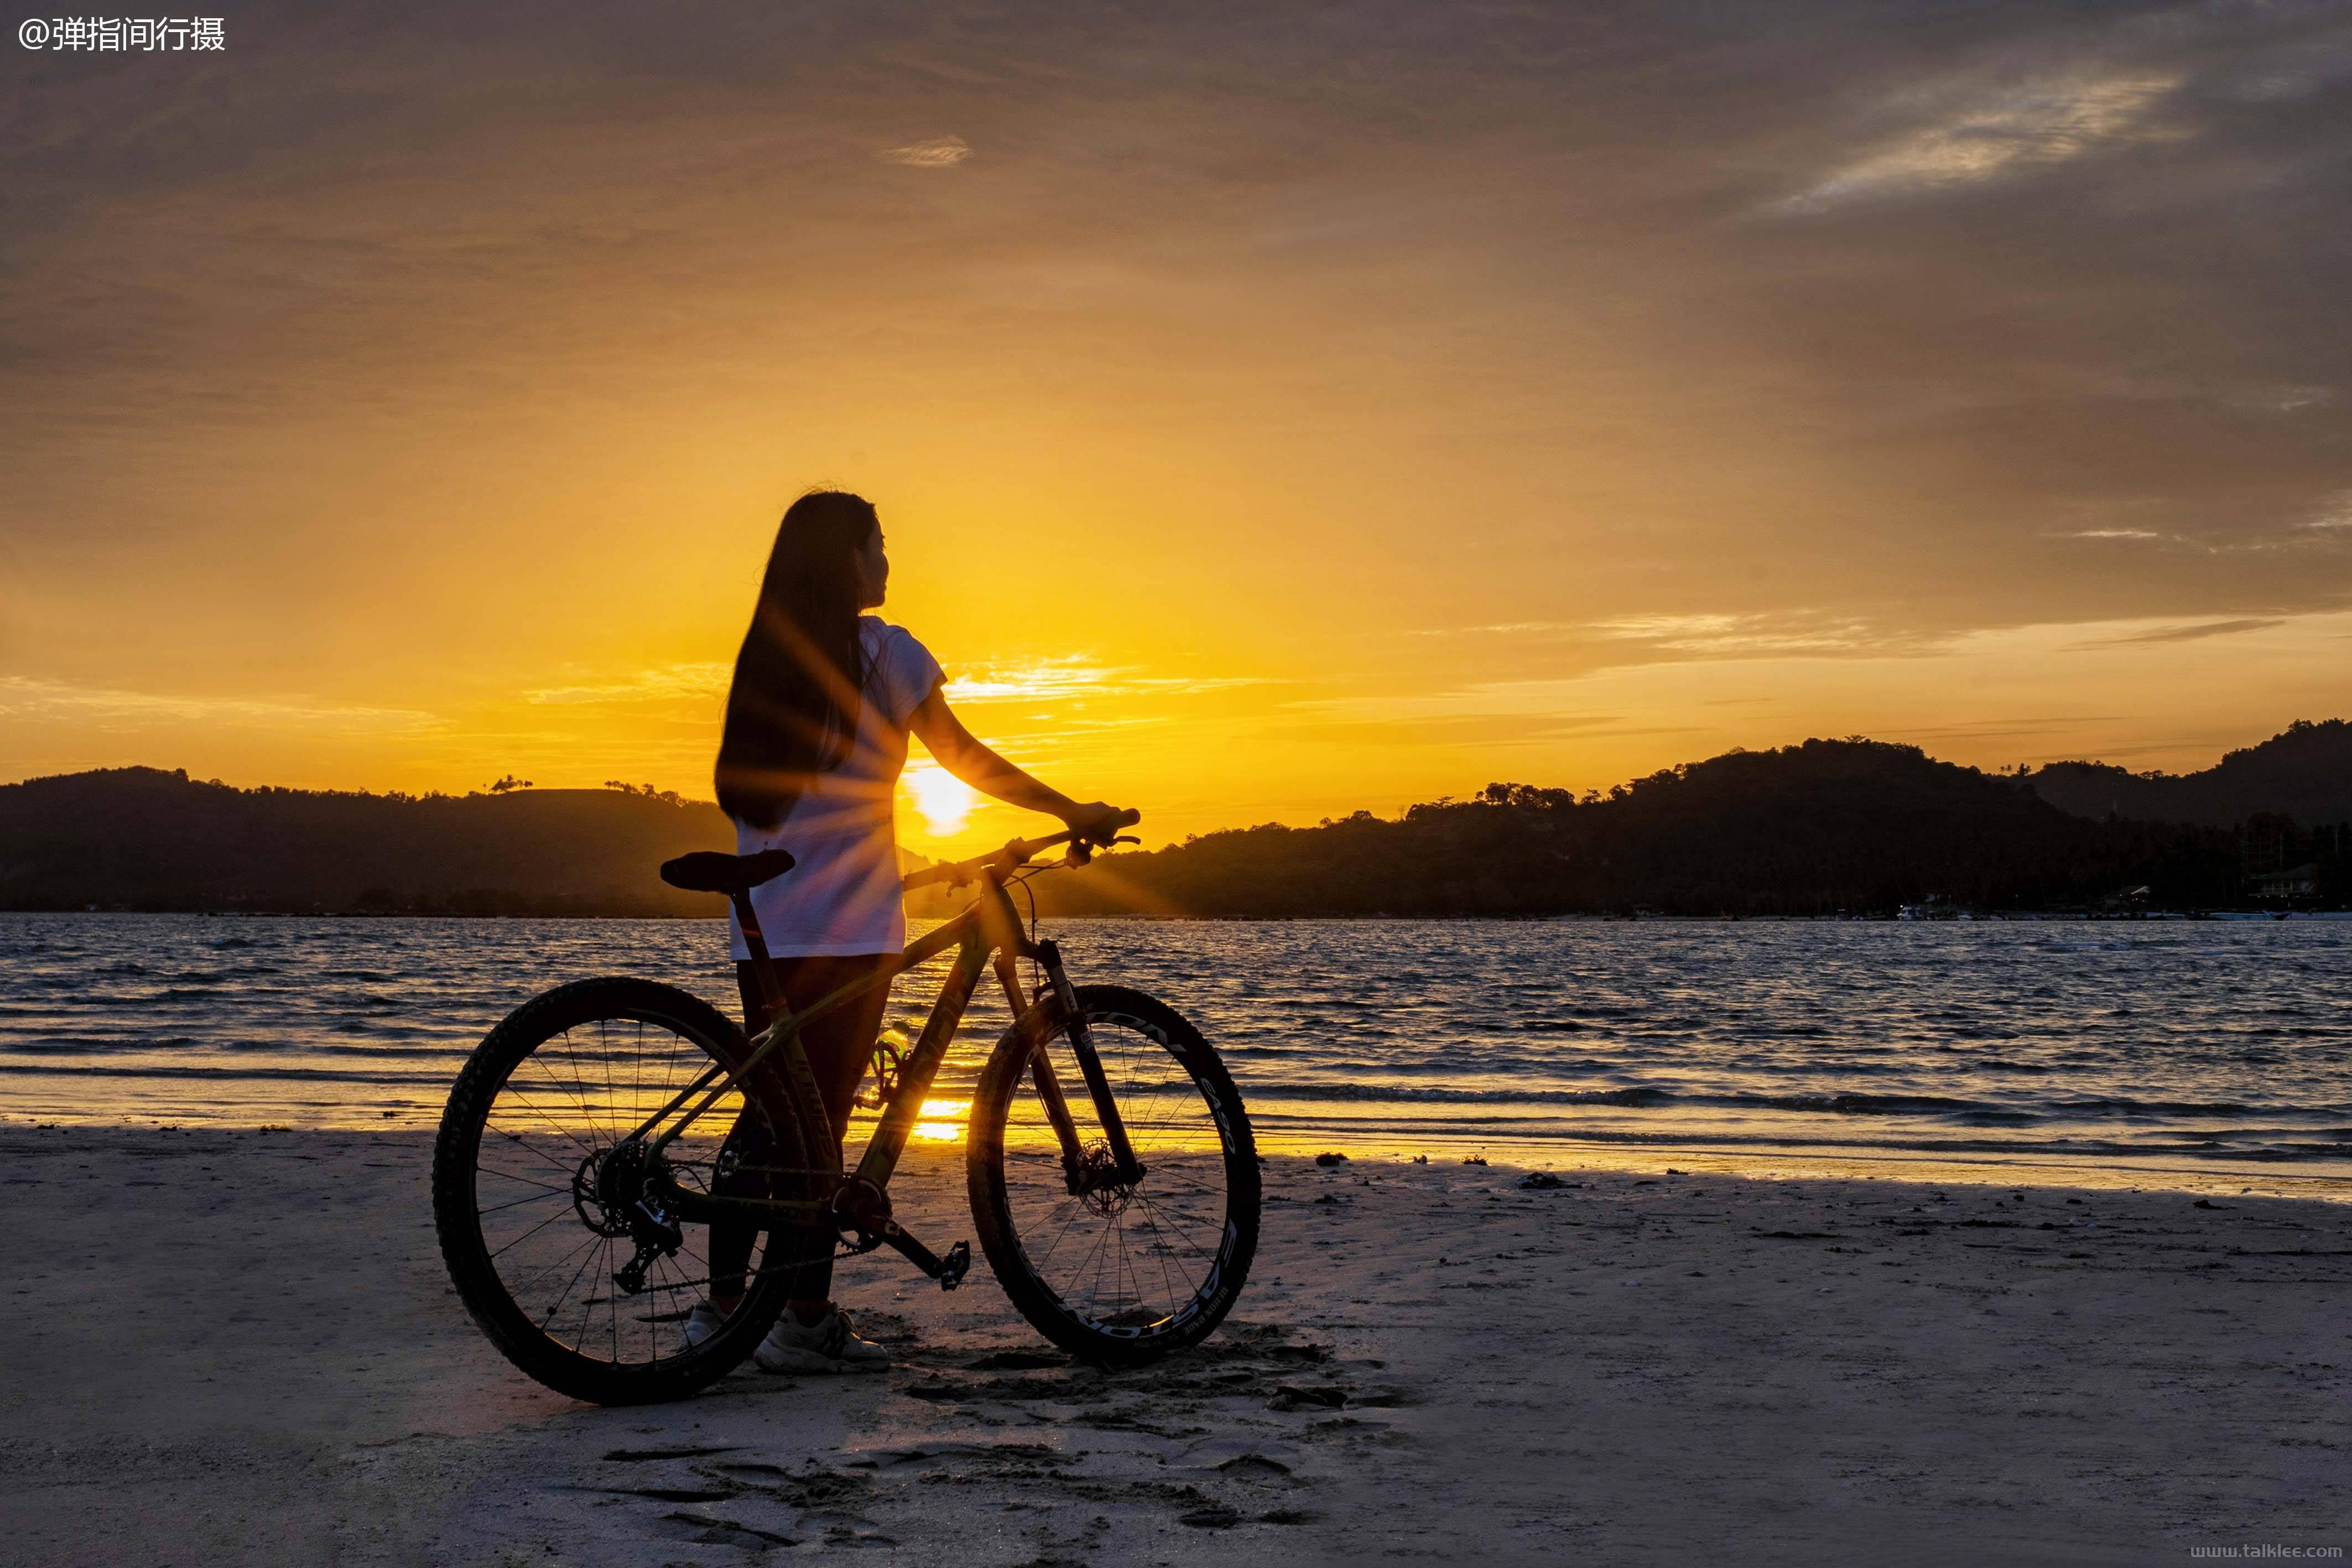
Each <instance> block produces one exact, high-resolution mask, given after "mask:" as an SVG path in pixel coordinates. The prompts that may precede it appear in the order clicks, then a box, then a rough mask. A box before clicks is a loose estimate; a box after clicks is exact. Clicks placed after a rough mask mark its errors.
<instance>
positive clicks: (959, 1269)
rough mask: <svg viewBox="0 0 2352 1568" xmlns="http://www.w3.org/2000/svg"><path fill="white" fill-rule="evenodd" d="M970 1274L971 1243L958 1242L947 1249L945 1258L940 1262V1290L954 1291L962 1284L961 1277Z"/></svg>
mask: <svg viewBox="0 0 2352 1568" xmlns="http://www.w3.org/2000/svg"><path fill="white" fill-rule="evenodd" d="M969 1273H971V1242H969V1241H959V1242H957V1243H956V1244H955V1245H954V1246H952V1247H950V1248H949V1249H948V1255H947V1256H946V1257H944V1258H942V1259H940V1290H942V1291H952V1290H954V1289H955V1288H956V1287H957V1286H958V1285H961V1284H962V1283H963V1277H964V1276H965V1275H966V1274H969Z"/></svg>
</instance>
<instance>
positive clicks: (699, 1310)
mask: <svg viewBox="0 0 2352 1568" xmlns="http://www.w3.org/2000/svg"><path fill="white" fill-rule="evenodd" d="M889 580H890V563H889V560H888V559H887V557H886V556H885V555H884V553H883V544H882V520H881V518H880V517H879V516H878V515H877V513H876V512H875V509H874V507H873V504H872V503H871V502H868V501H866V499H864V498H863V497H857V496H853V495H850V494H848V493H846V492H845V491H840V490H812V491H810V492H809V493H808V494H807V495H805V496H803V497H801V498H800V499H799V500H797V501H794V502H793V504H792V506H791V507H790V508H789V509H787V510H786V511H785V513H784V517H783V522H782V525H781V526H780V527H778V528H777V529H776V543H775V548H774V549H772V550H771V551H770V552H769V555H768V570H767V573H766V575H765V576H763V577H762V578H761V580H760V600H759V603H758V605H757V606H756V607H755V608H754V609H753V611H752V612H751V630H750V631H748V632H745V633H744V635H743V646H742V649H741V651H740V652H739V653H737V654H736V656H735V678H734V682H733V684H732V685H730V687H729V689H728V693H727V719H726V726H725V728H724V730H723V732H722V733H721V736H720V738H719V765H718V769H717V784H718V792H719V807H720V809H721V810H725V811H726V813H727V814H728V816H730V818H732V819H734V822H735V841H736V851H737V852H738V853H740V854H751V853H752V852H756V851H760V850H770V849H784V850H789V851H791V852H792V854H793V860H794V862H795V864H794V866H793V870H792V871H791V872H790V873H787V874H785V875H784V876H782V877H779V878H777V879H776V880H775V881H773V882H771V883H766V884H765V885H763V886H761V887H760V888H758V889H756V890H755V891H754V892H753V893H752V894H751V902H752V909H753V913H754V914H755V915H757V916H758V918H759V922H760V929H761V932H762V933H763V934H764V935H765V936H766V938H767V943H768V948H769V951H770V952H771V953H772V955H773V956H775V959H776V967H777V970H778V973H779V974H780V976H781V977H782V981H783V989H784V998H785V1001H786V1003H787V1004H788V1005H789V1006H791V1007H793V1008H794V1009H800V1008H804V1007H807V1006H808V1005H809V1004H810V1003H812V1002H814V1000H815V999H816V998H819V997H822V996H824V995H825V994H826V993H827V992H830V991H833V990H835V989H837V988H840V987H842V986H845V985H847V984H849V983H850V982H851V981H853V980H856V979H859V978H862V977H866V976H870V975H871V974H873V972H874V970H875V968H876V967H877V966H878V965H880V964H882V963H883V962H885V961H886V960H887V959H889V958H892V957H895V956H897V955H898V953H899V952H900V950H901V949H903V948H904V947H905V946H906V941H907V920H906V914H905V911H904V909H903V908H902V906H901V903H900V898H899V884H898V878H899V871H898V835H897V833H896V831H895V830H894V827H893V816H894V812H893V804H894V800H895V796H896V793H897V787H898V774H899V771H900V770H901V769H902V768H905V767H906V763H907V737H908V732H909V731H910V730H911V731H912V732H913V733H914V734H916V735H919V736H920V737H922V740H923V744H924V745H925V746H926V747H929V750H930V753H931V755H932V757H934V758H937V759H938V761H939V763H940V766H941V767H943V768H946V769H947V770H948V771H949V772H950V773H952V774H954V775H955V776H956V777H957V778H959V779H962V780H963V781H964V782H965V783H967V784H969V785H971V787H972V788H973V789H979V790H982V792H984V793H986V794H990V795H993V796H995V797H996V798H997V799H998V800H1004V801H1008V802H1010V803H1011V804H1013V805H1015V806H1024V807H1027V808H1029V809H1030V810H1036V811H1045V812H1050V813H1051V814H1053V815H1054V816H1056V817H1059V818H1061V819H1062V821H1064V822H1066V823H1067V824H1069V825H1070V826H1071V827H1073V828H1081V829H1082V828H1087V827H1092V826H1095V825H1096V824H1097V823H1099V822H1100V821H1102V819H1103V818H1105V817H1107V816H1109V815H1111V814H1112V811H1113V810H1114V808H1112V807H1110V806H1108V805H1105V804H1104V803H1103V802H1101V801H1099V800H1097V801H1092V802H1089V803H1087V804H1083V805H1081V804H1080V803H1078V802H1077V801H1075V800H1071V799H1070V798H1069V797H1068V796H1066V795H1064V794H1062V793H1061V792H1060V791H1058V790H1055V789H1048V788H1047V787H1046V786H1045V785H1044V784H1041V783H1039V782H1038V781H1037V780H1036V779H1032V778H1031V777H1030V776H1029V775H1028V774H1026V773H1024V772H1023V771H1022V770H1021V769H1020V768H1015V767H1013V765H1012V764H1011V763H1009V762H1007V761H1005V760H1004V758H1002V757H999V756H998V755H997V754H996V753H995V752H993V751H992V750H990V749H989V748H988V747H985V746H983V745H982V744H981V743H980V742H979V741H977V740H975V739H973V738H972V737H971V733H970V732H969V731H968V730H966V729H965V728H964V727H963V725H962V723H961V721H960V720H958V719H957V717H956V716H955V714H954V713H953V712H952V711H950V709H949V707H948V703H947V698H946V696H945V695H943V694H942V692H941V690H940V683H941V680H942V676H941V674H940V666H939V663H938V661H937V660H935V659H933V658H932V657H931V655H930V653H929V651H928V650H926V649H925V648H924V646H923V645H922V644H921V643H919V642H917V641H916V640H915V639H914V637H913V636H912V635H911V634H909V633H908V632H907V630H906V629H905V628H904V627H899V626H891V625H887V624H885V623H884V622H883V621H882V620H881V619H880V617H878V616H873V615H866V614H861V613H860V612H862V611H866V610H872V609H877V608H879V607H880V605H881V603H882V601H883V594H884V590H885V589H886V588H887V585H888V583H889ZM731 925H733V921H732V918H731V916H730V926H731ZM734 953H735V958H736V966H735V969H736V979H737V982H738V985H739V986H740V989H741V992H742V997H743V1020H744V1028H745V1029H746V1030H749V1031H751V1032H753V1033H756V1032H758V1031H759V1030H761V1029H763V1028H765V1027H766V1024H767V1020H766V1017H765V1009H763V1008H762V1006H761V1001H760V993H759V989H758V986H757V983H756V981H755V980H754V978H753V976H752V972H751V965H750V964H749V963H747V962H745V960H746V959H748V958H749V956H750V952H749V950H748V949H747V948H746V947H745V946H744V945H743V934H742V932H741V931H740V929H738V930H736V931H735V932H734ZM887 999H888V996H887V988H883V987H878V986H877V987H876V988H874V989H872V990H870V991H867V992H866V993H865V994H864V995H863V996H861V997H860V998H857V999H856V1000H854V1001H852V1002H850V1003H848V1004H846V1005H845V1006H841V1007H837V1008H835V1009H832V1010H831V1011H829V1012H826V1013H824V1014H822V1015H820V1016H819V1017H817V1018H815V1019H812V1020H810V1022H809V1025H808V1027H807V1028H806V1029H805V1030H803V1032H802V1035H801V1044H802V1046H803V1048H804V1049H805V1050H806V1051H807V1052H808V1058H809V1065H810V1067H811V1068H812V1069H814V1071H815V1074H816V1081H817V1086H818V1088H819V1090H820V1091H821V1092H823V1094H824V1107H825V1113H826V1115H827V1116H828V1118H829V1119H830V1120H831V1122H832V1124H833V1127H834V1132H835V1137H836V1138H838V1137H839V1136H840V1135H841V1134H842V1132H843V1130H844V1129H845V1128H846V1127H847V1126H848V1124H849V1110H850V1103H851V1100H852V1099H853V1097H854V1096H855V1095H856V1092H857V1085H858V1082H859V1080H861V1079H862V1078H863V1077H864V1076H865V1074H866V1063H867V1061H868V1060H869V1059H870V1058H871V1057H872V1055H873V1051H874V1040H875V1036H876V1034H877V1031H878V1030H879V1029H880V1027H881V1022H882V1011H883V1007H884V1005H885V1003H886V1002H887ZM751 1142H752V1129H751V1128H749V1127H747V1126H746V1124H745V1123H744V1122H741V1121H739V1122H738V1123H737V1124H736V1129H735V1132H734V1133H733V1134H730V1138H729V1143H730V1145H734V1146H735V1147H736V1148H737V1149H738V1150H739V1152H741V1153H744V1154H746V1155H754V1154H755V1153H756V1151H754V1150H753V1149H752V1148H751ZM743 1163H744V1164H746V1165H752V1166H756V1165H759V1164H762V1163H766V1162H763V1161H761V1160H760V1159H758V1158H756V1157H747V1158H746V1159H745V1160H744V1162H743ZM764 1186H765V1178H764V1177H762V1176H757V1175H756V1174H755V1175H751V1176H749V1177H748V1178H746V1177H742V1176H739V1177H737V1178H735V1182H734V1189H735V1190H754V1189H763V1188H764ZM754 1235H755V1232H754V1230H753V1228H751V1227H749V1226H743V1227H738V1226H733V1225H714V1226H712V1227H711V1231H710V1273H711V1287H710V1299H709V1301H704V1302H701V1303H699V1304H698V1305H697V1306H696V1307H695V1309H694V1310H693V1312H691V1313H690V1314H689V1315H688V1319H687V1322H686V1325H685V1331H684V1332H685V1334H686V1337H687V1339H688V1343H699V1342H700V1341H701V1340H702V1339H704V1338H705V1337H707V1336H708V1335H709V1334H710V1333H714V1332H716V1331H717V1329H718V1328H719V1324H720V1323H721V1322H723V1321H724V1319H725V1317H726V1315H727V1314H728V1313H730V1312H733V1311H734V1310H735V1308H736V1306H737V1305H738V1304H739V1303H740V1301H741V1300H742V1296H743V1280H744V1274H745V1270H747V1268H748V1267H749V1264H750V1260H751V1245H752V1241H753V1239H754ZM771 1246H772V1249H774V1250H776V1251H777V1252H778V1253H780V1254H781V1255H782V1256H785V1257H792V1256H803V1257H806V1256H811V1255H814V1254H820V1253H824V1254H829V1253H830V1250H831V1248H832V1238H831V1237H830V1236H829V1235H827V1234H825V1233H824V1232H813V1233H808V1234H805V1235H800V1236H795V1235H793V1233H791V1232H779V1233H777V1234H776V1235H775V1236H774V1237H773V1238H772V1241H771ZM832 1288H833V1261H832V1259H831V1257H830V1256H825V1257H824V1259H823V1260H822V1261H818V1262H812V1263H808V1264H804V1265H803V1266H802V1267H801V1268H800V1269H799V1270H798V1271H797V1274H796V1277H795V1278H794V1280H793V1293H792V1297H791V1301H790V1304H789V1306H788V1308H787V1310H786V1311H785V1312H784V1314H783V1316H782V1318H780V1319H778V1320H777V1322H776V1326H775V1328H774V1329H773V1330H772V1331H771V1332H770V1333H769V1334H768V1337H767V1339H766V1340H765V1341H764V1342H762V1343H761V1346H760V1348H759V1350H758V1352H757V1353H756V1359H757V1361H758V1363H759V1364H760V1366H761V1368H762V1369H763V1370H765V1371H768V1372H843V1371H854V1370H866V1369H869V1368H879V1367H881V1366H883V1365H884V1364H887V1355H886V1354H885V1353H884V1351H883V1349H882V1347H881V1346H879V1345H877V1344H876V1343H873V1342H872V1341H871V1340H866V1339H860V1338H859V1337H858V1336H857V1334H856V1331H855V1330H854V1329H853V1327H852V1326H851V1324H850V1322H849V1318H848V1315H847V1314H846V1313H845V1312H842V1311H841V1310H840V1309H839V1308H838V1307H836V1306H835V1305H834V1304H833V1301H832V1300H831V1291H832Z"/></svg>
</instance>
